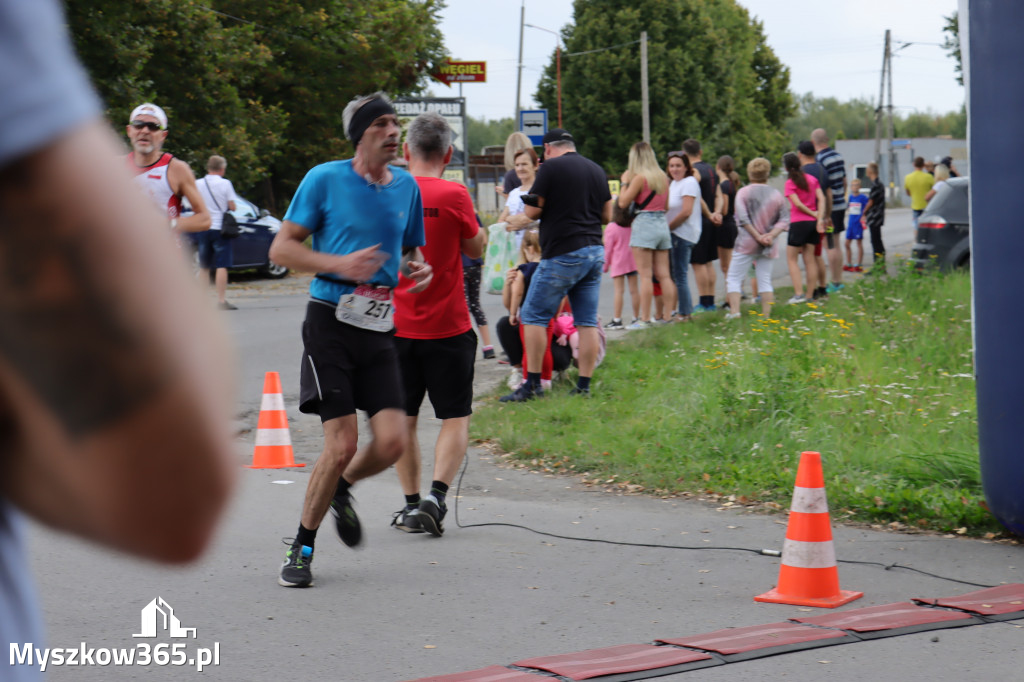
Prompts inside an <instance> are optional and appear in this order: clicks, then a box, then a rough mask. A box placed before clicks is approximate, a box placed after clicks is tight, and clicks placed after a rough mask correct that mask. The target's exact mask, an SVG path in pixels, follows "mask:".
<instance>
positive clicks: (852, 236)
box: [843, 179, 868, 272]
mask: <svg viewBox="0 0 1024 682" xmlns="http://www.w3.org/2000/svg"><path fill="white" fill-rule="evenodd" d="M867 203H868V198H867V197H866V196H864V195H863V194H861V193H860V180H857V179H853V180H851V181H850V199H849V204H850V209H849V211H848V212H847V218H846V220H847V223H846V262H847V263H849V265H844V266H843V270H844V271H846V272H864V268H862V267H861V262H863V260H864V224H863V223H862V222H861V220H862V219H863V217H864V205H865V204H867ZM851 240H854V241H856V242H857V262H856V263H854V261H853V249H852V248H850V241H851Z"/></svg>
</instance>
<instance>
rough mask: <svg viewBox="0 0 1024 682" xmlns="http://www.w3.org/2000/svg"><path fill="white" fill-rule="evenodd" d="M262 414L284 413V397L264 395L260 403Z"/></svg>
mask: <svg viewBox="0 0 1024 682" xmlns="http://www.w3.org/2000/svg"><path fill="white" fill-rule="evenodd" d="M260 412H284V396H283V395H281V394H280V393H264V394H263V400H261V401H260Z"/></svg>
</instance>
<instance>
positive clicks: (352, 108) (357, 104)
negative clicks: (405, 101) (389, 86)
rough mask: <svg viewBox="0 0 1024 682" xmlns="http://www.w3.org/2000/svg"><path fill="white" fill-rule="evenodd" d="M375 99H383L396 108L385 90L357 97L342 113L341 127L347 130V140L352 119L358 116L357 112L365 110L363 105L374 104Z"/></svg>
mask: <svg viewBox="0 0 1024 682" xmlns="http://www.w3.org/2000/svg"><path fill="white" fill-rule="evenodd" d="M375 99H382V100H384V101H385V102H387V103H388V104H390V105H392V106H394V103H393V102H392V101H391V98H390V97H388V95H387V93H386V92H384V91H383V90H378V91H377V92H375V93H373V94H372V95H357V96H356V97H354V98H353V99H352V101H351V102H349V103H348V104H346V105H345V110H344V111H343V112H341V125H342V127H343V128H344V129H345V137H346V138H348V127H349V126H350V125H352V117H353V116H355V115H356V112H357V111H359V110H360V109H362V108H363V105H365V104H366V103H368V102H372V101H373V100H375ZM349 139H351V138H349Z"/></svg>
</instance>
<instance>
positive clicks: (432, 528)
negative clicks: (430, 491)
mask: <svg viewBox="0 0 1024 682" xmlns="http://www.w3.org/2000/svg"><path fill="white" fill-rule="evenodd" d="M417 512H418V513H417V514H416V518H418V519H419V523H420V528H422V529H423V530H425V531H427V532H428V533H430V534H431V535H433V536H434V537H436V538H439V537H441V536H442V535H444V523H442V522H443V521H444V515H445V514H447V513H448V507H446V506H444V505H439V504H438V503H437V499H436V498H435V497H434V496H433V495H427V496H426V497H424V498H423V499H422V500H420V508H419V509H418V510H417Z"/></svg>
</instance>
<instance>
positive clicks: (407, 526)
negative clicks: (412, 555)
mask: <svg viewBox="0 0 1024 682" xmlns="http://www.w3.org/2000/svg"><path fill="white" fill-rule="evenodd" d="M391 527H392V528H397V529H398V530H401V531H405V532H406V533H424V532H426V531H424V530H423V528H421V527H420V519H419V509H417V508H416V507H413V508H411V509H410V508H409V507H402V508H401V509H399V510H398V511H396V512H395V513H394V514H392V515H391Z"/></svg>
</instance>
